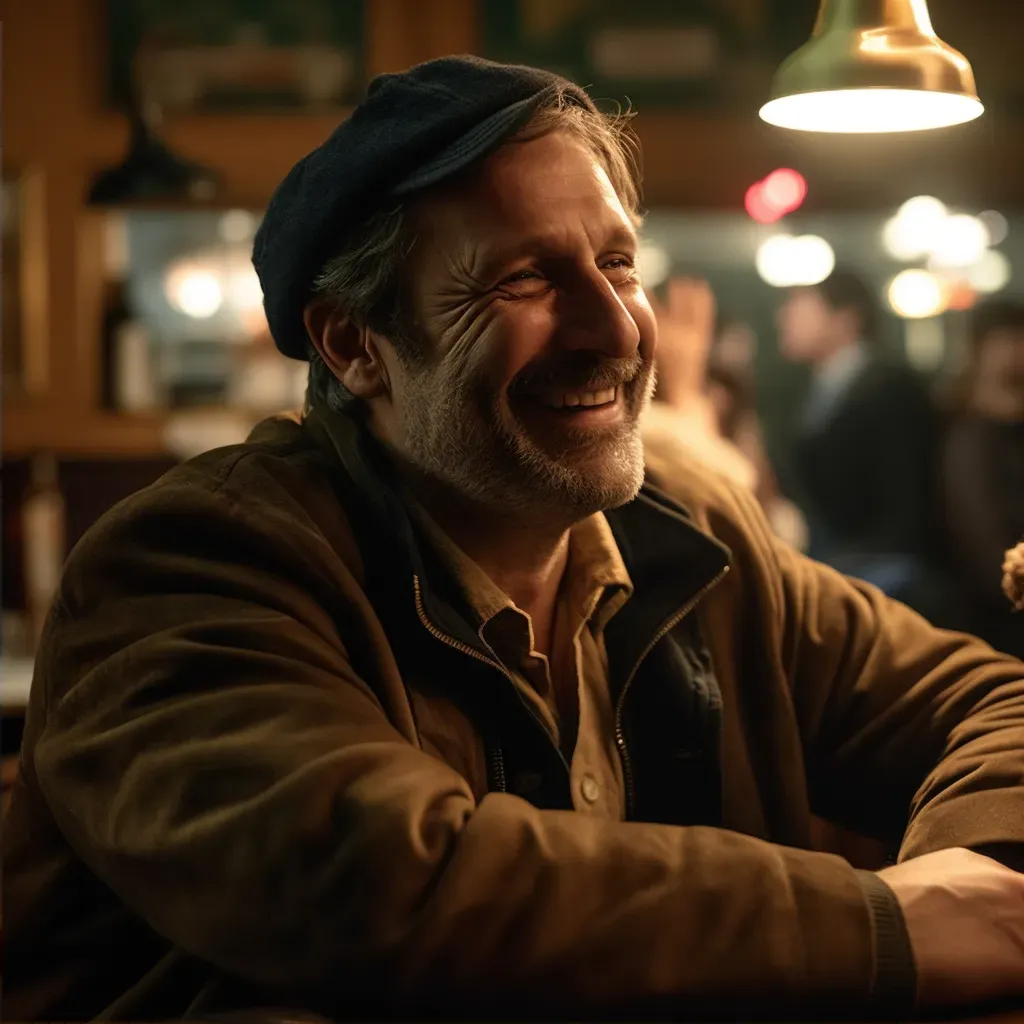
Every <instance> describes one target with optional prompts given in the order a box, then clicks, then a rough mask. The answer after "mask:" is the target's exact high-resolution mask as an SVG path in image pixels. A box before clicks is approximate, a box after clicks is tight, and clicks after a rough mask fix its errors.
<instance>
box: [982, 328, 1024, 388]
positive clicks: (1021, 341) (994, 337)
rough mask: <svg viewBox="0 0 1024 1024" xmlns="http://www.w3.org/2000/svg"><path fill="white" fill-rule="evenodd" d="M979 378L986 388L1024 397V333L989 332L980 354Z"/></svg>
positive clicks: (1017, 331) (1013, 329) (1001, 329)
mask: <svg viewBox="0 0 1024 1024" xmlns="http://www.w3.org/2000/svg"><path fill="white" fill-rule="evenodd" d="M978 376H979V379H980V380H981V382H982V383H983V384H984V385H985V386H987V387H990V388H993V389H996V390H1001V391H1007V392H1013V393H1014V394H1017V395H1024V330H1022V329H1020V328H1019V327H1001V328H998V329H996V330H994V331H990V332H989V334H988V335H987V336H986V337H985V338H984V340H983V341H982V343H981V346H980V348H979V351H978Z"/></svg>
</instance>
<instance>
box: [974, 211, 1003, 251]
mask: <svg viewBox="0 0 1024 1024" xmlns="http://www.w3.org/2000/svg"><path fill="white" fill-rule="evenodd" d="M978 220H980V221H981V223H982V224H984V225H985V230H986V231H987V232H988V244H989V245H999V244H1000V243H1001V242H1005V241H1006V236H1007V235H1009V233H1010V225H1009V223H1008V222H1007V220H1006V218H1005V217H1004V216H1003V215H1002V214H1001V213H1000V212H999V211H998V210H985V212H984V213H979V214H978Z"/></svg>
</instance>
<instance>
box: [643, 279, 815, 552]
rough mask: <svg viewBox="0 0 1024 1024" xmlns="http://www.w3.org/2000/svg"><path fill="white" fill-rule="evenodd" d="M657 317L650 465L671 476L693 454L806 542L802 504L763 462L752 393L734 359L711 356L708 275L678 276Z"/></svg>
mask: <svg viewBox="0 0 1024 1024" xmlns="http://www.w3.org/2000/svg"><path fill="white" fill-rule="evenodd" d="M654 309H655V314H656V316H657V322H658V355H657V370H658V378H657V387H656V389H655V393H654V401H653V402H651V404H650V405H649V406H648V407H647V410H646V411H645V413H644V416H643V418H642V421H641V426H642V432H643V441H644V452H645V456H646V459H647V466H648V469H649V470H650V471H651V472H652V473H653V474H655V475H656V476H658V477H659V478H660V479H664V478H665V477H669V476H671V474H672V472H673V469H672V467H673V465H674V463H675V462H676V461H677V460H679V459H686V458H696V459H698V460H699V461H700V462H701V464H702V465H705V466H707V467H708V468H710V469H713V470H715V471H717V472H719V473H722V474H723V475H725V476H726V477H728V478H729V479H730V480H732V481H733V482H735V483H737V484H739V485H740V486H741V487H746V488H748V489H749V490H751V491H752V492H753V493H754V494H755V495H756V496H757V499H758V500H759V501H760V502H761V505H762V507H763V508H764V510H765V513H766V515H767V516H768V519H769V522H771V524H772V527H773V529H774V530H775V532H776V534H778V535H779V536H780V537H781V538H782V539H784V540H786V541H787V542H788V543H791V544H793V546H794V547H797V548H801V549H802V548H803V547H805V546H806V543H807V531H806V525H805V524H804V521H803V517H802V516H801V514H800V512H799V510H798V509H797V508H796V507H795V506H794V505H793V504H792V503H791V502H789V501H787V500H786V499H785V498H783V497H782V495H781V494H780V493H779V491H778V488H777V486H776V483H775V476H774V473H773V472H772V468H771V466H770V464H769V462H768V458H767V455H766V453H765V450H764V444H763V440H762V436H761V424H760V421H759V419H758V416H757V410H756V407H755V405H754V398H753V392H752V389H751V387H750V385H749V384H748V382H747V380H746V379H745V378H744V376H743V375H742V374H741V372H740V371H739V369H738V368H737V367H736V365H735V363H727V364H726V365H723V366H718V365H716V363H715V362H714V361H712V348H713V341H714V338H715V312H716V308H715V298H714V292H713V291H712V289H711V287H710V285H709V284H708V283H707V281H704V280H701V279H695V278H684V277H676V278H673V279H672V280H670V281H669V284H668V290H667V296H666V300H665V302H664V304H662V303H657V302H655V303H654Z"/></svg>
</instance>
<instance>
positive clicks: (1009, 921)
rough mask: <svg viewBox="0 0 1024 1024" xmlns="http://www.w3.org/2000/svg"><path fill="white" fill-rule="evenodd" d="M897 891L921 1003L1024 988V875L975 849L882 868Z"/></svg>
mask: <svg viewBox="0 0 1024 1024" xmlns="http://www.w3.org/2000/svg"><path fill="white" fill-rule="evenodd" d="M878 877H879V878H881V879H882V881H884V882H885V883H886V884H887V885H888V886H889V887H890V888H891V889H892V890H893V892H894V893H895V894H896V898H897V899H898V900H899V903H900V906H901V907H902V908H903V916H904V918H905V920H906V923H907V931H908V933H909V935H910V944H911V946H912V947H913V950H914V959H915V960H916V962H917V992H918V1001H919V1003H920V1004H921V1006H923V1007H929V1006H932V1007H935V1006H958V1005H959V1006H963V1005H966V1004H970V1003H982V1002H986V1001H988V1000H992V999H1002V998H1007V997H1010V996H1020V995H1024V875H1019V874H1017V872H1015V871H1011V870H1010V869H1009V868H1005V867H1003V866H1002V865H1001V864H999V863H997V862H996V861H994V860H991V859H990V858H989V857H983V856H982V855H981V854H978V853H972V852H971V851H970V850H962V849H955V850H940V851H939V852H937V853H929V854H926V855H925V856H923V857H918V858H916V859H914V860H908V861H905V862H904V863H903V864H898V865H896V866H895V867H891V868H885V869H884V870H882V871H879V872H878Z"/></svg>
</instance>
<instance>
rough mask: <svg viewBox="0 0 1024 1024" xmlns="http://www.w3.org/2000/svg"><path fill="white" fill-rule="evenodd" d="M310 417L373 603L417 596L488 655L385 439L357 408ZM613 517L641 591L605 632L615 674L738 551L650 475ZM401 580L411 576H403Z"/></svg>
mask: <svg viewBox="0 0 1024 1024" xmlns="http://www.w3.org/2000/svg"><path fill="white" fill-rule="evenodd" d="M304 426H305V428H306V429H307V431H308V432H309V434H310V435H311V437H312V439H313V440H314V442H315V443H316V444H317V446H318V447H319V448H320V449H321V450H322V451H324V452H325V454H327V455H328V457H329V458H332V461H335V462H337V463H338V465H339V468H340V469H341V470H342V474H341V479H340V480H339V481H338V482H339V483H340V485H341V486H340V487H339V488H338V494H339V498H340V499H341V500H342V503H343V504H344V506H345V508H346V511H347V513H348V515H349V518H350V520H351V521H352V525H353V529H354V530H355V532H356V537H357V541H358V543H359V547H360V550H361V551H362V553H363V558H364V562H365V569H366V586H367V591H368V593H370V595H371V599H372V600H373V601H374V603H375V604H384V605H387V606H388V607H390V608H391V609H392V610H393V611H398V610H399V606H400V605H402V604H406V603H407V602H410V601H412V600H414V599H418V600H419V601H420V602H421V603H422V611H423V613H425V614H426V616H427V617H428V619H429V620H430V621H431V622H432V623H433V624H434V625H436V626H437V627H438V628H439V629H441V630H443V631H444V632H445V633H447V634H448V635H450V636H451V637H453V638H454V639H456V640H458V641H459V642H460V643H462V644H465V645H466V646H468V647H471V648H472V649H473V650H475V651H477V652H478V653H480V654H484V655H485V656H486V652H484V651H482V650H481V645H480V639H479V637H478V636H477V633H476V631H475V630H474V629H473V628H472V626H471V624H470V619H471V617H470V615H469V614H468V610H467V609H465V608H464V607H463V603H464V602H463V599H462V596H461V592H460V589H459V587H458V585H457V582H456V581H455V580H454V579H453V578H452V575H451V573H450V571H449V570H448V569H447V567H446V565H445V564H444V563H443V561H442V560H441V558H440V557H438V555H437V554H436V553H435V552H434V551H433V549H432V547H431V546H430V545H426V544H421V543H420V542H419V539H418V537H417V534H416V532H415V530H414V528H413V525H412V521H411V519H410V516H409V513H408V511H407V509H406V508H405V505H404V504H403V502H402V500H401V498H400V497H399V494H398V491H397V487H396V472H395V468H394V465H393V463H392V461H391V459H390V457H389V456H388V454H387V452H386V450H385V449H384V447H383V446H382V445H381V444H380V443H379V442H378V441H377V440H376V439H375V438H374V437H373V436H372V435H371V434H370V432H369V430H368V429H366V428H365V426H364V425H363V424H362V423H361V421H360V420H359V419H358V418H357V417H355V416H351V417H350V416H344V415H329V416H323V415H321V414H318V413H316V412H313V413H310V414H309V415H307V417H306V418H305V420H304ZM605 516H606V517H607V519H608V523H609V525H610V526H611V528H612V532H613V533H614V535H615V541H616V543H617V544H618V546H619V551H620V553H621V554H622V558H623V561H624V562H625V564H626V568H627V569H628V571H629V575H630V578H631V579H632V580H633V585H634V593H633V597H632V598H631V599H630V600H629V601H627V602H626V604H625V606H624V607H623V608H622V609H621V610H620V611H619V612H618V613H617V614H616V615H615V616H614V617H613V618H612V620H611V622H610V623H609V624H608V627H607V629H606V633H605V636H606V644H607V649H608V656H609V662H610V664H609V668H610V670H611V675H612V677H613V678H623V673H624V672H628V671H629V667H630V666H631V665H632V664H634V663H635V662H636V661H637V660H638V658H639V657H640V656H641V654H642V652H643V650H644V649H645V647H646V645H647V644H649V643H650V641H651V640H652V639H653V638H655V637H656V635H657V633H658V631H659V629H661V628H662V627H663V626H664V624H665V623H666V622H669V621H671V618H672V616H673V615H675V614H677V613H679V612H680V611H682V610H683V609H684V608H686V607H687V605H688V604H689V603H690V602H693V601H695V600H696V599H697V598H698V597H699V596H700V594H701V593H702V592H703V590H704V589H705V588H707V587H709V586H710V585H711V584H712V583H713V582H714V581H715V580H716V579H717V578H719V577H720V576H721V575H722V573H724V572H725V570H726V569H727V567H728V564H729V560H730V553H729V550H728V548H726V547H725V546H724V545H723V544H721V543H720V542H719V541H717V540H715V539H713V538H712V537H710V536H709V535H708V534H706V533H704V532H703V531H702V530H700V529H699V528H698V527H697V526H696V524H695V523H694V521H693V518H692V516H691V515H690V513H689V512H688V511H687V510H686V509H685V508H684V507H683V506H682V505H680V504H678V503H677V502H675V501H673V500H672V499H671V498H669V497H668V496H667V495H665V494H664V493H662V492H661V491H659V490H657V489H656V488H655V487H653V486H651V485H650V484H649V483H645V484H644V486H643V488H642V489H641V491H640V494H639V495H638V496H637V497H636V498H635V499H634V500H633V501H631V502H629V503H628V504H626V505H623V506H622V507H621V508H617V509H611V510H609V511H606V512H605ZM414 578H415V580H416V581H418V586H417V588H416V591H415V592H414V583H413V580H414ZM397 580H401V581H402V582H401V583H399V584H397V585H396V581H397Z"/></svg>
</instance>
